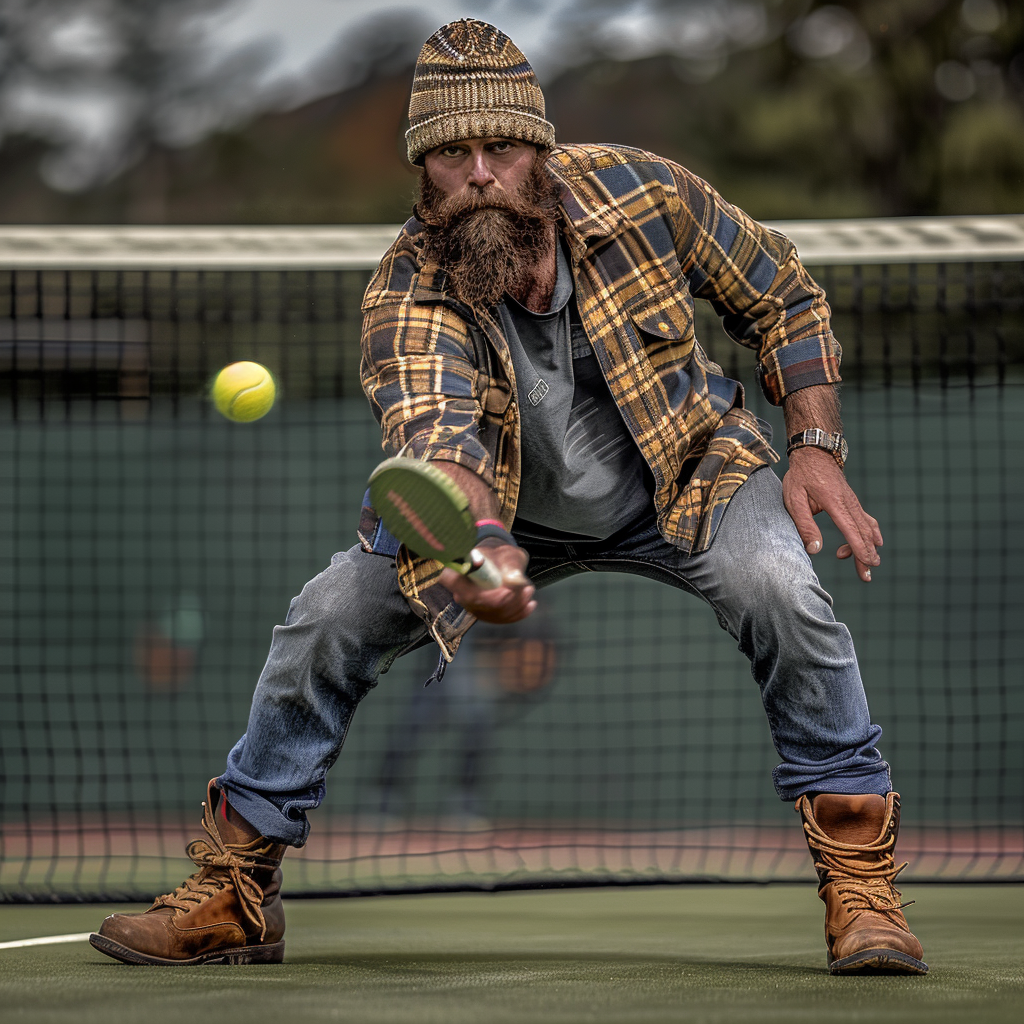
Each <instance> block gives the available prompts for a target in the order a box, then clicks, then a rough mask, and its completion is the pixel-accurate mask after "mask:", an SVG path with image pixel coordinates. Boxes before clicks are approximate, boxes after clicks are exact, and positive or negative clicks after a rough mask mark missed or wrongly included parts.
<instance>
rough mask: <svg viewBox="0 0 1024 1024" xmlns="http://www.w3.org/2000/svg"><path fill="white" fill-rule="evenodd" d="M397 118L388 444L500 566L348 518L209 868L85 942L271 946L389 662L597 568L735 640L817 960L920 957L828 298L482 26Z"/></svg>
mask: <svg viewBox="0 0 1024 1024" xmlns="http://www.w3.org/2000/svg"><path fill="white" fill-rule="evenodd" d="M409 119H410V125H411V127H410V129H409V132H408V135H407V140H408V150H409V159H410V160H411V161H412V163H413V164H419V165H421V166H422V168H423V179H422V195H421V201H420V203H419V205H418V207H417V209H416V211H415V214H416V215H415V217H414V218H413V219H412V220H410V221H409V222H408V223H407V224H406V225H405V227H404V228H403V230H402V232H401V234H400V236H399V237H398V239H397V240H396V242H395V243H394V245H393V246H392V247H391V249H390V250H389V251H388V252H387V253H386V254H385V256H384V258H383V259H382V260H381V263H380V266H379V268H378V270H377V273H376V275H375V276H374V278H373V280H372V281H371V283H370V285H369V287H368V289H367V291H366V297H365V300H364V303H363V314H364V322H363V339H362V345H363V359H362V368H361V374H362V382H363V387H364V390H365V392H366V395H367V397H368V399H369V401H370V405H371V407H372V409H373V412H374V415H375V416H376V418H377V420H378V422H379V423H380V425H381V429H382V434H383V447H384V449H385V451H386V452H387V454H388V455H395V454H402V455H405V456H408V457H410V458H416V459H424V460H429V461H430V462H431V463H432V464H433V465H434V466H437V467H439V468H441V469H443V470H444V471H445V472H446V473H448V474H449V475H450V476H451V477H452V479H453V480H454V481H455V482H456V483H457V484H458V485H459V486H460V487H461V488H462V489H463V490H464V491H465V492H466V494H467V496H468V498H469V501H470V507H471V510H472V512H473V514H474V516H475V518H476V521H477V524H478V530H479V537H478V541H479V544H480V545H482V546H485V547H486V548H487V549H488V551H487V553H488V555H489V557H490V558H491V559H492V560H493V561H494V562H495V563H496V564H497V565H498V567H499V568H500V569H501V571H502V574H503V583H502V585H501V586H498V587H494V588H491V589H486V590H484V589H480V588H478V587H476V586H475V585H474V584H472V583H470V582H469V581H467V580H466V579H464V578H463V577H461V576H459V575H458V574H457V573H454V572H453V571H451V570H444V571H442V570H441V567H440V566H439V565H438V564H437V563H436V562H431V561H427V560H422V559H415V558H413V557H412V556H411V555H410V554H409V553H408V551H406V550H405V549H404V548H402V549H400V548H399V546H398V545H397V543H396V542H395V541H394V539H393V538H392V537H390V536H389V535H388V534H387V532H386V531H385V530H384V529H383V527H382V525H381V523H380V522H379V521H378V520H377V518H376V516H375V515H374V513H373V510H372V509H364V516H363V521H362V524H361V528H360V543H359V544H358V545H356V546H355V547H353V548H352V549H350V550H349V551H346V552H341V553H339V554H337V555H335V556H334V558H333V560H332V562H331V565H330V567H329V568H327V569H326V570H325V571H324V572H322V573H321V574H320V575H319V576H317V577H316V578H315V579H314V580H312V581H311V582H310V583H308V584H307V585H306V587H305V588H304V589H303V591H302V593H301V594H300V595H299V596H298V597H297V598H295V600H293V601H292V604H291V607H290V608H289V611H288V615H287V617H286V619H285V623H284V625H283V626H279V627H277V628H276V629H275V630H274V639H273V643H272V646H271V650H270V654H269V657H268V660H267V664H266V667H265V668H264V671H263V673H262V675H261V677H260V680H259V683H258V685H257V687H256V692H255V695H254V698H253V704H252V710H251V713H250V716H249V724H248V729H247V731H246V733H245V735H244V736H243V737H242V738H241V739H240V740H239V741H238V743H237V744H236V745H235V747H234V749H232V751H231V752H230V754H229V756H228V764H227V770H226V771H225V772H224V774H223V775H221V776H220V777H219V778H218V779H215V780H213V781H212V782H211V783H210V786H209V790H208V795H207V802H206V805H205V806H206V814H205V820H204V826H205V828H206V831H207V833H208V835H209V840H205V839H204V840H197V841H196V842H194V843H192V844H191V846H190V847H189V855H190V856H191V857H192V859H193V860H194V861H195V863H196V864H197V865H198V866H199V867H200V870H199V871H198V872H197V873H196V874H194V875H192V876H191V877H190V878H189V879H188V880H186V882H185V883H184V884H183V885H182V886H180V887H179V888H178V889H177V890H175V892H173V893H170V894H168V895H167V896H163V897H160V898H159V899H158V900H157V901H156V902H155V903H154V905H153V907H151V908H150V909H149V910H148V911H147V912H146V913H144V914H115V915H113V916H112V917H109V918H107V920H106V921H105V922H104V923H103V926H102V927H101V929H100V932H99V934H97V935H94V936H93V938H92V941H93V944H94V945H95V946H96V947H97V948H98V949H100V950H102V951H103V952H104V953H107V954H109V955H111V956H113V957H116V958H117V959H120V960H124V961H127V962H130V963H151V964H182V963H188V964H197V963H207V962H211V961H213V962H221V963H255V962H269V961H275V960H280V959H281V958H282V957H283V954H284V941H283V935H284V914H283V911H282V909H281V900H280V895H279V894H280V881H281V871H280V863H281V859H282V856H283V854H284V852H285V849H286V848H287V847H288V846H289V845H291V846H301V845H302V844H303V843H304V842H305V840H306V837H307V834H308V831H309V823H308V821H307V817H306V813H307V811H309V810H310V809H312V808H314V807H316V806H317V805H318V804H319V803H320V801H321V800H322V799H323V795H324V786H325V779H326V775H327V771H328V769H329V768H330V767H331V765H333V764H334V761H335V760H336V758H337V757H338V754H339V751H340V750H341V745H342V741H343V740H344V737H345V733H346V730H347V729H348V724H349V721H350V719H351V717H352V713H353V711H354V710H355V708H356V705H357V704H358V702H359V700H360V699H361V698H362V697H363V696H364V695H365V694H366V693H367V692H368V691H369V689H370V688H371V687H372V686H373V685H374V684H375V683H376V681H377V678H378V676H379V675H380V673H381V672H382V671H384V670H386V669H387V668H388V667H389V666H390V665H391V664H392V663H393V662H394V660H395V659H396V658H397V657H398V656H399V655H401V654H404V653H406V652H408V651H410V650H412V649H413V648H415V647H417V646H419V645H421V644H422V643H425V642H428V641H429V640H430V639H431V638H432V639H433V640H434V641H436V643H437V644H438V645H439V646H440V648H441V652H442V655H443V656H444V658H445V659H448V660H450V659H451V657H452V656H453V655H454V653H455V650H456V649H457V647H458V643H459V639H460V637H461V636H462V635H463V634H464V633H465V632H466V630H467V629H468V628H469V627H470V626H471V625H472V623H473V621H474V620H475V619H482V620H485V621H488V622H493V623H499V624H501V623H511V622H515V621H518V620H520V619H522V618H525V617H526V616H528V615H529V614H530V613H531V612H532V611H533V610H534V608H535V607H536V600H535V590H536V588H537V587H543V586H547V585H549V584H552V583H555V582H557V581H558V580H560V579H564V578H566V577H568V576H571V575H574V574H575V573H578V572H583V571H614V572H633V573H637V574H639V575H643V576H647V577H649V578H654V579H657V580H660V581H662V582H664V583H667V584H669V585H670V586H674V587H677V588H679V589H682V590H685V591H688V592H690V593H691V594H693V595H695V596H697V597H699V598H701V599H703V600H704V601H705V602H706V603H708V604H710V605H711V607H712V609H713V610H714V612H715V614H716V616H717V618H718V621H719V623H720V624H721V625H722V626H723V628H725V629H726V630H728V631H729V633H731V634H732V636H733V637H734V638H735V639H736V640H737V641H738V644H739V648H740V650H741V651H742V652H743V653H744V654H745V655H746V656H747V657H748V658H749V659H750V663H751V669H752V672H753V675H754V678H755V679H756V681H757V683H758V685H759V687H760V690H761V696H762V700H763V703H764V706H765V710H766V712H767V716H768V723H769V727H770V729H771V733H772V739H773V742H774V744H775V747H776V749H777V751H778V753H779V756H780V757H781V759H782V762H781V764H780V765H779V766H778V767H777V768H776V769H775V772H774V782H775V786H776V789H777V791H778V793H779V796H780V797H781V798H782V799H784V800H792V801H795V803H796V807H797V810H798V811H799V812H800V815H801V818H802V822H803V829H804V833H805V835H806V838H807V842H808V845H809V847H810V850H811V855H812V858H813V860H814V864H815V867H816V869H817V872H818V878H819V882H820V887H819V893H820V896H821V898H822V900H823V901H824V902H825V908H826V910H825V915H826V943H827V953H828V961H829V964H830V968H831V970H832V972H833V973H837V974H838V973H845V972H854V971H865V970H886V971H892V972H898V973H917V974H920V973H924V972H925V971H927V966H926V965H925V964H924V963H922V962H921V956H922V951H921V946H920V944H919V943H918V941H917V939H916V938H915V937H914V935H913V934H912V933H911V932H910V929H909V928H908V926H907V922H906V919H905V918H904V916H903V913H902V910H901V908H902V904H901V902H900V894H899V892H898V891H897V890H896V888H895V886H894V879H895V877H896V874H897V873H898V870H899V869H898V868H897V867H896V865H895V859H894V854H893V848H894V845H895V841H896V833H897V829H898V823H899V798H898V796H897V794H895V793H894V792H892V786H891V783H890V777H889V766H888V765H887V764H886V762H885V761H883V760H882V757H881V755H880V754H879V752H878V750H877V748H876V746H875V744H876V742H877V740H878V738H879V736H880V734H881V730H880V729H879V728H878V726H877V725H874V724H873V723H872V722H871V719H870V717H869V714H868V706H867V701H866V698H865V695H864V689H863V685H862V683H861V678H860V674H859V669H858V666H857V658H856V654H855V652H854V648H853V643H852V640H851V638H850V634H849V632H848V631H847V629H846V627H845V626H843V625H842V624H841V623H839V622H837V621H836V619H835V617H834V616H833V614H832V607H831V600H830V598H829V596H828V595H827V594H826V593H825V592H824V591H823V590H822V589H821V587H820V585H819V584H818V581H817V579H816V577H815V575H814V572H813V570H812V567H811V561H810V558H809V557H808V556H809V554H814V553H816V552H818V551H819V550H820V549H821V534H820V533H819V531H818V529H817V527H816V526H815V523H814V515H815V514H816V513H818V512H820V511H825V512H828V514H829V515H830V516H831V518H832V519H833V521H834V522H835V523H836V525H837V526H838V527H839V529H840V530H841V531H842V533H843V535H844V537H845V539H846V543H845V544H844V545H843V546H842V547H840V549H839V551H838V556H839V557H840V558H852V559H853V562H854V565H855V566H856V570H857V572H858V574H859V575H860V577H861V579H863V580H865V581H868V580H870V578H871V570H872V567H874V566H876V565H878V564H879V556H878V551H877V548H878V546H879V545H881V543H882V536H881V533H880V532H879V529H878V524H877V523H876V522H875V520H874V519H872V518H871V516H869V515H868V514H867V513H866V512H865V511H864V510H863V509H862V508H861V505H860V502H859V501H858V500H857V497H856V495H855V494H854V493H853V491H852V490H851V489H850V487H849V485H848V484H847V482H846V478H845V476H844V475H843V462H844V459H845V457H846V443H845V441H844V440H843V437H842V425H841V422H840V418H839V405H838V401H837V396H836V384H837V383H838V381H839V370H838V367H839V357H840V349H839V346H838V344H837V343H836V341H835V339H834V338H833V336H832V332H831V330H830V328H829V308H828V305H827V303H826V301H825V296H824V293H823V292H822V290H821V289H820V288H819V287H818V286H817V285H816V284H815V283H814V281H813V280H812V279H811V277H810V276H809V275H808V274H807V272H806V270H805V269H804V268H803V266H802V265H801V263H800V261H799V259H798V258H797V254H796V251H795V249H794V247H793V245H792V244H791V243H790V242H789V241H788V240H787V239H786V238H784V237H783V236H782V235H780V234H778V233H777V232H774V231H771V230H769V229H767V228H765V227H763V226H761V225H759V224H757V223H755V222H754V221H753V220H751V219H750V218H749V217H747V216H746V215H745V214H744V213H742V212H741V211H740V210H737V209H736V208H735V207H733V206H731V205H729V204H728V203H727V202H726V201H725V200H724V199H722V197H721V196H719V195H718V194H717V193H716V192H715V191H714V189H712V187H711V186H710V185H708V184H706V183H705V182H703V181H701V180H700V179H699V178H697V177H695V176H694V175H693V174H691V173H690V172H689V171H687V170H685V169H684V168H683V167H680V166H679V165H678V164H675V163H673V162H671V161H668V160H663V159H660V158H659V157H656V156H654V155H653V154H650V153H645V152H641V151H638V150H634V149H628V148H624V147H617V146H556V145H555V134H554V128H553V127H552V125H551V124H550V123H549V122H548V121H547V120H546V119H545V110H544V99H543V96H542V94H541V90H540V88H539V87H538V85H537V82H536V79H535V77H534V74H533V71H532V69H531V67H530V64H529V63H528V61H527V60H526V58H525V57H524V56H523V54H522V53H521V52H520V51H519V50H518V49H517V48H516V46H515V45H514V44H513V43H512V41H511V40H510V39H509V38H508V37H507V36H505V35H504V34H503V33H501V32H500V31H498V30H497V29H496V28H494V27H493V26H490V25H486V24H483V23H481V22H478V21H471V20H462V21H457V22H453V23H451V24H449V25H446V26H444V27H443V28H441V29H439V30H438V31H437V32H436V33H435V34H434V35H433V36H431V38H430V39H429V40H427V42H426V43H425V44H424V47H423V50H422V52H421V54H420V57H419V61H418V63H417V66H416V71H415V77H414V81H413V90H412V100H411V103H410V110H409ZM694 298H701V299H706V300H708V301H710V302H711V303H713V304H714V306H715V308H716V309H717V310H718V312H719V313H720V314H721V315H722V318H723V325H724V327H725V328H726V330H727V331H728V333H729V334H730V335H731V336H732V337H733V338H734V339H735V340H736V341H737V342H739V343H740V344H743V345H747V346H749V347H751V348H753V349H754V350H755V351H756V352H757V356H758V361H759V378H760V382H761V386H762V388H763V389H764V392H765V394H766V396H767V397H768V398H769V400H770V401H772V402H774V403H775V404H777V405H778V404H781V405H782V407H783V411H784V414H785V421H786V431H787V435H788V437H789V441H788V446H787V451H788V455H789V468H788V471H787V472H786V475H785V479H784V481H783V482H782V484H780V483H779V480H778V478H777V477H776V476H775V474H774V473H773V472H772V471H771V470H770V468H769V466H770V464H771V463H773V462H775V461H777V459H778V456H777V455H776V454H775V453H774V451H773V450H772V448H771V444H770V436H769V431H768V428H767V425H766V424H764V423H762V422H761V421H759V420H758V419H757V418H756V417H755V416H753V415H752V414H751V413H750V412H749V411H748V410H747V409H746V408H745V407H744V402H743V388H742V387H741V386H740V384H738V383H737V382H735V381H732V380H729V379H727V378H726V377H725V376H724V375H723V374H722V371H721V368H720V367H718V366H717V365H716V364H715V363H713V362H711V361H710V360H709V359H708V358H707V356H706V355H705V354H704V352H703V350H702V349H701V347H700V346H699V345H698V344H697V341H696V339H695V337H694V329H693V300H694ZM527 572H529V576H527Z"/></svg>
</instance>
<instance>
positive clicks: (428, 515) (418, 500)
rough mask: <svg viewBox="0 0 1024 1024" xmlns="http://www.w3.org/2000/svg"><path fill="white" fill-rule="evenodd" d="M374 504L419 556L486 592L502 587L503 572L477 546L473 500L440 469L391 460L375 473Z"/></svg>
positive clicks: (417, 462) (389, 526)
mask: <svg viewBox="0 0 1024 1024" xmlns="http://www.w3.org/2000/svg"><path fill="white" fill-rule="evenodd" d="M370 502H371V504H372V505H373V507H374V509H375V510H376V512H377V515H379V516H380V517H381V519H382V520H383V521H384V525H385V526H386V527H387V529H388V531H389V532H390V533H391V535H392V536H393V537H395V538H396V539H397V540H399V541H401V542H402V543H403V544H404V545H405V546H406V547H407V548H408V549H409V550H410V551H412V552H413V553H414V554H416V555H419V556H420V557H421V558H434V559H436V560H437V561H439V562H441V563H442V564H443V565H445V566H447V567H448V568H450V569H455V570H456V571H457V572H460V573H462V574H463V575H464V576H465V577H466V578H467V579H470V580H472V581H473V582H474V583H476V584H477V585H478V586H480V587H482V588H483V589H484V590H489V589H491V588H492V587H500V586H501V585H502V582H503V580H502V575H501V570H500V569H499V568H498V567H497V566H496V565H495V564H494V563H493V562H492V561H491V560H490V559H489V558H488V557H487V556H486V555H485V554H484V553H483V552H482V551H481V550H480V549H479V548H477V547H476V546H475V545H476V526H475V524H474V523H473V517H472V515H470V511H469V500H468V499H467V498H466V495H465V493H464V492H463V490H462V488H461V487H459V485H458V484H456V483H455V481H454V480H452V478H451V477H450V476H448V474H447V473H444V472H443V471H442V470H440V469H438V468H437V467H436V466H432V465H431V464H430V463H429V462H422V461H420V460H418V459H403V458H395V459H385V460H384V461H383V462H382V463H381V464H380V465H379V466H378V467H377V468H376V469H375V470H374V471H373V472H372V473H371V474H370Z"/></svg>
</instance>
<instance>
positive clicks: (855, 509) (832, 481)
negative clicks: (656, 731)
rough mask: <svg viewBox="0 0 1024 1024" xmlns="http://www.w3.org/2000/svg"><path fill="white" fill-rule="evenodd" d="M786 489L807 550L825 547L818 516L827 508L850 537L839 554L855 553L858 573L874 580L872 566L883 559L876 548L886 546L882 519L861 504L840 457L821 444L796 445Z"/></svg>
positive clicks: (786, 480) (790, 460)
mask: <svg viewBox="0 0 1024 1024" xmlns="http://www.w3.org/2000/svg"><path fill="white" fill-rule="evenodd" d="M782 493H783V496H784V498H785V501H786V509H787V510H788V512H789V514H790V515H791V516H792V517H793V522H794V523H796V528H797V532H798V533H799V534H800V539H801V540H802V541H803V542H804V547H805V548H806V549H807V551H808V552H809V553H810V554H812V555H815V554H817V553H818V552H819V551H820V550H821V531H820V530H819V529H818V527H817V525H816V524H815V522H814V517H815V515H817V513H819V512H827V513H828V514H829V516H830V517H831V519H832V522H833V523H835V524H836V526H837V527H839V530H840V532H841V533H842V535H843V536H844V537H845V538H846V543H845V544H843V545H841V546H840V548H839V550H838V551H837V552H836V558H849V557H850V556H851V555H852V556H853V561H854V564H855V565H856V566H857V574H858V575H859V576H860V578H861V579H862V580H864V582H865V583H870V582H871V567H872V566H874V565H878V564H879V563H880V562H881V558H880V557H879V554H878V551H877V550H876V549H877V548H879V547H881V546H882V532H881V530H879V528H878V521H877V520H875V519H873V518H872V517H871V516H869V515H868V514H867V512H865V511H864V509H863V508H861V504H860V501H859V500H858V499H857V495H856V494H854V493H853V488H851V487H850V485H849V484H848V483H847V482H846V477H845V476H844V475H843V471H842V470H841V469H840V468H839V464H838V463H837V462H836V460H835V459H834V458H833V457H832V456H831V455H830V454H829V453H828V452H826V451H823V450H822V449H820V448H811V447H807V448H797V449H795V450H794V451H792V452H791V453H790V456H789V470H788V471H787V473H786V475H785V476H784V477H783V479H782Z"/></svg>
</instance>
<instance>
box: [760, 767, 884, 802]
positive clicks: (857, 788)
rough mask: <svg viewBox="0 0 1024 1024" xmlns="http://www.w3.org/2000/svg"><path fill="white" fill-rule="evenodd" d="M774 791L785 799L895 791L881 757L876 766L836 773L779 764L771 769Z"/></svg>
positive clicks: (879, 794)
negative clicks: (829, 794)
mask: <svg viewBox="0 0 1024 1024" xmlns="http://www.w3.org/2000/svg"><path fill="white" fill-rule="evenodd" d="M772 780H773V781H774V782H775V792H776V793H778V794H779V797H780V798H781V799H782V800H787V801H789V800H796V799H797V797H801V796H803V795H804V793H843V794H845V795H847V796H859V795H862V794H865V793H876V794H877V795H878V796H885V795H886V794H887V793H891V792H892V778H891V776H890V774H889V765H888V762H886V761H882V760H879V761H877V762H875V763H874V764H873V765H870V766H868V765H865V766H863V767H861V768H856V769H849V768H846V769H843V770H841V771H838V772H835V773H829V772H827V771H825V772H822V771H814V770H813V768H812V767H811V766H810V765H799V764H780V765H779V766H778V767H777V768H776V769H775V770H774V771H773V772H772Z"/></svg>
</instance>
